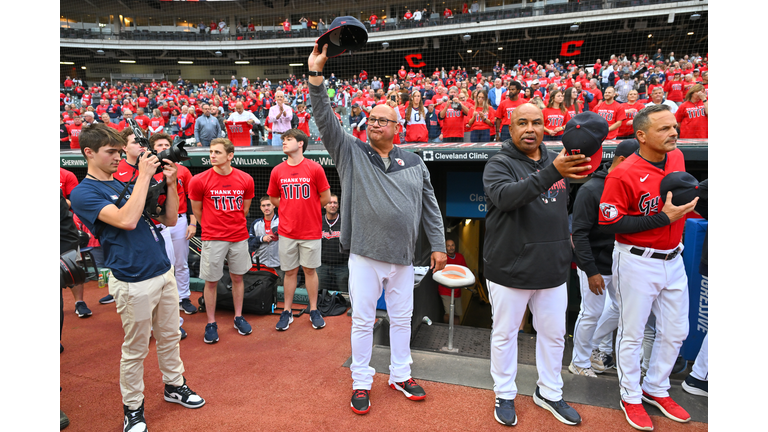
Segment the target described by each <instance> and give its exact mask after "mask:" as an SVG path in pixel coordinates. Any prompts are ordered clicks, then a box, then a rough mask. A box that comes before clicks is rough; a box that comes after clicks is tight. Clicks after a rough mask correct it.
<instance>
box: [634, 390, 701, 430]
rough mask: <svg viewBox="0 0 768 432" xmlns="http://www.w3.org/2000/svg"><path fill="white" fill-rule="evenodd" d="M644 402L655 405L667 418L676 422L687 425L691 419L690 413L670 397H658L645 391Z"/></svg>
mask: <svg viewBox="0 0 768 432" xmlns="http://www.w3.org/2000/svg"><path fill="white" fill-rule="evenodd" d="M643 401H644V402H647V403H649V404H651V405H655V406H656V407H657V408H658V409H660V410H661V412H663V413H664V415H665V416H667V417H668V418H670V419H672V420H674V421H676V422H680V423H685V422H687V421H689V420H690V419H691V415H690V414H688V411H686V410H684V409H683V407H681V406H680V405H678V404H677V403H676V402H675V401H673V400H672V398H671V397H669V396H667V397H656V396H651V395H649V394H648V393H646V392H645V391H643Z"/></svg>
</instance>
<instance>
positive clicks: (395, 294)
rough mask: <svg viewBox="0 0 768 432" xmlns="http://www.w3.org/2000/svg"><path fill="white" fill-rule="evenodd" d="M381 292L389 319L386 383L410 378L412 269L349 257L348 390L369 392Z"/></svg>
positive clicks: (357, 256)
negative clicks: (350, 326) (350, 321)
mask: <svg viewBox="0 0 768 432" xmlns="http://www.w3.org/2000/svg"><path fill="white" fill-rule="evenodd" d="M382 290H384V299H385V300H386V302H387V314H388V315H389V347H390V365H389V383H390V384H392V383H394V382H402V381H407V380H408V379H409V378H411V364H412V363H413V359H412V358H411V316H412V315H413V265H397V264H390V263H386V262H384V261H377V260H374V259H371V258H366V257H364V256H360V255H356V254H349V299H350V301H351V303H352V338H351V339H352V364H351V365H350V366H349V369H350V371H351V372H352V381H353V382H352V388H353V389H363V390H370V389H371V384H373V374H374V373H375V372H376V370H375V369H374V368H372V367H371V366H370V363H371V354H372V352H373V324H374V323H375V321H376V303H377V302H378V301H379V297H381V292H382Z"/></svg>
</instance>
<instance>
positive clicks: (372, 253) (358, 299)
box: [307, 44, 448, 414]
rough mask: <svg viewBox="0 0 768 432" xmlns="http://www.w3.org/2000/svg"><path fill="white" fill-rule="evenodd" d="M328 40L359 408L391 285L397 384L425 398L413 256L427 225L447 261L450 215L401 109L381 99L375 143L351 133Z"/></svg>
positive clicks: (326, 108) (325, 126) (317, 70)
mask: <svg viewBox="0 0 768 432" xmlns="http://www.w3.org/2000/svg"><path fill="white" fill-rule="evenodd" d="M327 50H328V46H327V45H324V46H323V47H322V52H321V51H320V50H319V49H318V46H317V44H315V47H314V50H313V51H312V54H311V55H310V56H309V61H308V63H307V65H308V67H309V74H308V75H310V77H309V96H310V98H311V100H312V108H313V110H314V112H313V116H314V117H315V123H316V124H317V127H318V129H319V130H320V135H321V136H322V137H323V145H324V146H325V148H326V149H327V150H328V153H329V154H330V155H331V158H333V162H334V164H335V165H336V170H337V171H338V172H339V177H340V179H341V191H342V195H341V196H342V198H341V201H342V202H346V203H348V205H347V211H345V212H343V213H342V214H341V219H342V221H341V226H342V229H341V238H340V242H341V248H342V249H343V250H344V251H345V252H347V251H348V252H349V254H350V255H349V297H350V300H351V301H352V364H351V365H350V370H351V372H352V380H353V383H352V389H353V392H352V401H351V403H350V406H351V408H352V411H354V412H355V413H357V414H366V413H367V412H368V411H369V410H370V407H371V404H370V398H369V393H370V390H371V384H373V374H374V372H375V370H374V369H373V368H372V367H371V366H370V365H369V363H370V360H371V353H372V350H373V324H374V321H375V319H376V303H377V301H378V299H379V297H381V292H382V290H384V292H385V295H384V296H385V297H384V298H385V299H386V301H387V313H388V314H389V321H390V327H389V339H390V350H391V357H390V366H389V372H390V373H389V385H390V387H392V388H393V389H395V390H399V391H401V392H402V393H403V394H404V395H405V396H406V397H407V398H408V399H411V400H422V399H424V398H425V397H426V393H425V392H424V389H422V388H421V386H419V385H418V384H417V383H416V381H414V380H413V378H412V377H411V363H413V359H412V358H411V349H410V339H411V316H412V315H413V259H414V253H415V248H416V237H417V236H418V234H419V223H423V225H424V231H425V232H426V235H427V238H428V240H429V244H430V245H431V248H432V251H433V252H432V257H431V268H432V269H433V271H437V270H441V269H443V268H444V267H445V263H446V261H447V259H448V257H447V255H446V254H445V236H444V234H443V220H442V215H441V214H440V209H439V208H438V206H437V199H436V198H435V194H434V191H433V189H432V184H431V183H430V181H429V171H427V167H426V165H424V162H422V160H421V158H420V157H419V156H417V155H416V154H414V153H410V152H406V151H403V150H401V149H400V148H399V147H396V146H394V145H393V143H392V142H393V139H394V136H395V134H396V133H397V127H398V123H397V113H395V111H394V110H393V109H392V108H391V107H389V106H387V105H378V106H376V107H374V108H373V109H372V110H371V112H370V114H369V115H368V140H369V142H368V143H364V142H362V141H360V140H359V139H357V138H355V137H353V136H352V135H349V134H347V133H345V132H344V130H343V129H342V128H341V126H340V125H339V121H338V120H337V119H336V116H335V115H334V113H333V109H332V108H331V102H330V100H329V99H328V94H327V92H326V88H325V85H324V84H323V76H322V73H321V72H322V70H323V66H324V65H325V62H326V61H327V59H328V58H327Z"/></svg>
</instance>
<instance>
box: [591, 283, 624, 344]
mask: <svg viewBox="0 0 768 432" xmlns="http://www.w3.org/2000/svg"><path fill="white" fill-rule="evenodd" d="M607 277H608V276H607V275H603V280H605V281H606V282H605V289H606V291H607V292H608V298H606V299H605V305H604V307H603V312H602V313H601V314H600V318H599V319H598V320H597V327H595V334H594V335H593V336H592V349H595V348H597V349H599V350H600V351H601V352H604V353H606V354H612V353H613V332H614V330H616V328H617V327H618V326H619V305H618V303H616V284H615V283H614V281H613V275H610V278H611V279H610V283H609V282H608V280H607V279H606V278H607Z"/></svg>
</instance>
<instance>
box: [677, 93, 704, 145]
mask: <svg viewBox="0 0 768 432" xmlns="http://www.w3.org/2000/svg"><path fill="white" fill-rule="evenodd" d="M675 118H676V119H677V124H679V125H680V138H708V137H709V103H708V102H707V94H706V92H705V91H704V86H703V85H701V84H696V85H694V86H693V87H691V89H690V90H688V93H687V94H686V95H685V101H684V102H683V103H682V104H680V106H679V107H678V108H677V112H675Z"/></svg>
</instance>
